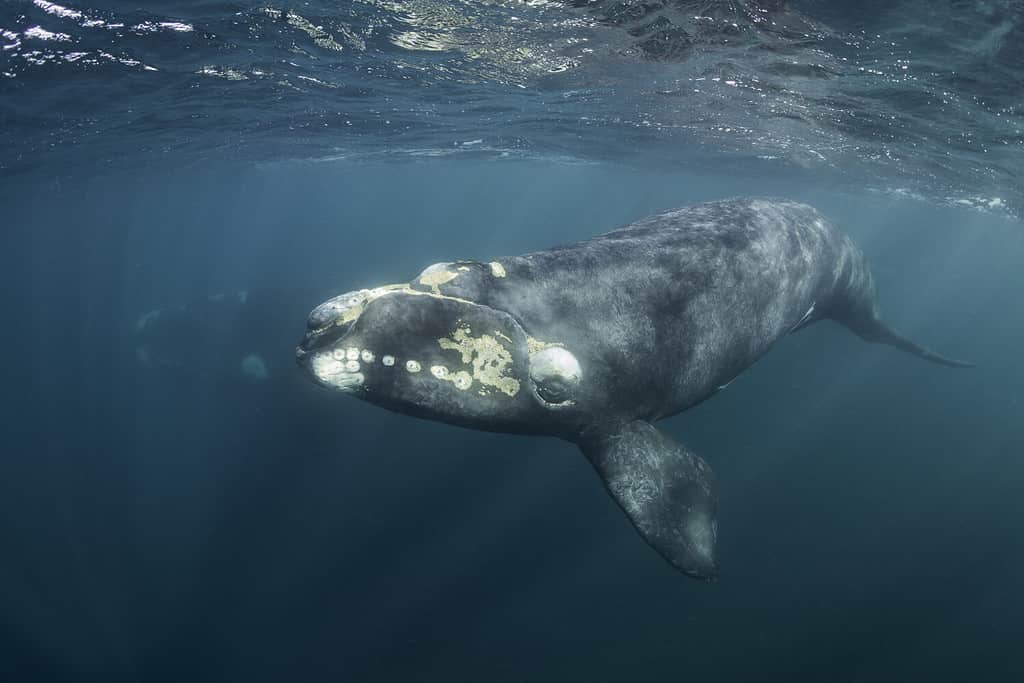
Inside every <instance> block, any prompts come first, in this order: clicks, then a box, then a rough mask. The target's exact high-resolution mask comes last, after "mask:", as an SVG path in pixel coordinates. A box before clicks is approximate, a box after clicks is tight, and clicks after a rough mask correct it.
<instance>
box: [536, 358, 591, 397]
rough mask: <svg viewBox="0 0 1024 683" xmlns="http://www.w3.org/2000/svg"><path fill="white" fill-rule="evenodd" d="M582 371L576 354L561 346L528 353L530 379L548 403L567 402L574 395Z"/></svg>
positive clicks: (538, 393)
mask: <svg viewBox="0 0 1024 683" xmlns="http://www.w3.org/2000/svg"><path fill="white" fill-rule="evenodd" d="M581 376H582V372H581V370H580V364H579V361H577V360H576V356H574V355H572V353H570V352H569V351H568V350H566V349H565V348H562V347H561V346H550V347H548V348H545V349H541V350H540V351H537V352H536V353H533V354H530V380H531V381H532V382H533V386H534V387H535V388H536V390H537V395H539V396H540V397H541V398H542V399H544V400H545V401H546V402H548V403H554V404H564V403H569V402H571V401H572V399H573V398H574V397H575V396H576V390H577V388H578V387H579V384H580V378H581Z"/></svg>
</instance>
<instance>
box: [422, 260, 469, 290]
mask: <svg viewBox="0 0 1024 683" xmlns="http://www.w3.org/2000/svg"><path fill="white" fill-rule="evenodd" d="M450 265H451V264H450V263H435V264H434V265H432V266H427V267H426V268H425V269H424V270H423V272H422V273H420V274H419V276H418V277H417V278H416V281H417V282H419V283H420V284H421V285H426V286H427V287H430V289H431V290H433V292H434V294H440V293H441V289H440V287H441V285H443V284H444V283H446V282H450V281H451V280H454V279H455V278H457V277H458V276H459V274H458V273H457V272H456V271H453V270H450V269H449V266H450Z"/></svg>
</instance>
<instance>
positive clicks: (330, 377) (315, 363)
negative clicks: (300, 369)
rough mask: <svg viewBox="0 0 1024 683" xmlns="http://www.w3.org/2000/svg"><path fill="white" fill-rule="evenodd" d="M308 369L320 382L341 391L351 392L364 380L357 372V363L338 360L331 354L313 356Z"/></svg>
mask: <svg viewBox="0 0 1024 683" xmlns="http://www.w3.org/2000/svg"><path fill="white" fill-rule="evenodd" d="M353 364H354V366H355V369H354V370H353V369H352V366H353ZM310 368H311V369H312V371H313V374H314V375H316V378H317V379H319V380H320V381H321V382H323V383H324V384H326V385H327V386H330V387H333V388H335V389H340V390H342V391H352V390H354V389H356V388H357V387H361V386H362V385H363V382H364V381H365V379H366V378H365V377H364V376H363V373H361V372H359V371H358V370H359V363H358V362H355V361H342V360H338V359H336V358H335V357H334V354H332V353H317V354H316V355H314V356H313V358H312V360H311V361H310Z"/></svg>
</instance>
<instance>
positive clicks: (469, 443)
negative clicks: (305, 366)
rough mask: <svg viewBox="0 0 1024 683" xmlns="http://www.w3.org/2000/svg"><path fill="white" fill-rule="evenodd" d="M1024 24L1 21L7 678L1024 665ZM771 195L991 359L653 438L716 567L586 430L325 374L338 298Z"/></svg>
mask: <svg viewBox="0 0 1024 683" xmlns="http://www.w3.org/2000/svg"><path fill="white" fill-rule="evenodd" d="M1022 17H1024V5H1022V4H1021V3H1020V2H1019V1H1017V0H1002V1H995V0H992V1H987V2H954V1H945V2H924V1H923V0H900V1H899V2H886V3H881V2H868V3H821V2H779V1H778V0H770V1H766V2H738V1H737V2H732V1H730V2H703V1H702V2H690V1H688V0H671V1H669V2H660V1H658V2H606V1H604V0H599V1H595V2H584V1H582V0H572V1H568V2H530V3H521V2H511V1H508V2H461V1H459V2H447V1H439V0H416V1H414V2H408V3H404V2H390V1H385V0H358V1H354V2H349V3H329V2H321V1H320V0H311V1H310V2H302V3H294V4H292V5H288V6H285V5H278V4H260V3H247V2H239V3H231V2H208V1H206V0H188V1H187V2H178V3H168V2H153V3H148V4H147V6H146V8H144V9H143V8H139V7H136V6H129V5H125V4H124V3H121V2H116V1H113V0H109V1H108V0H93V1H92V2H91V3H90V4H89V6H88V7H86V6H78V5H76V6H63V5H59V4H56V3H54V2H49V1H48V0H32V1H31V2H29V1H27V0H25V1H22V0H0V295H2V302H0V303H2V309H0V310H3V312H4V323H5V324H4V332H3V334H2V335H0V359H3V362H0V385H2V386H3V388H4V392H3V394H0V411H2V412H0V414H2V416H3V419H2V420H0V425H2V426H0V445H2V448H0V681H5V682H6V681H18V682H20V681H45V682H49V681H54V682H65V681H67V682H78V681H103V682H104V683H119V682H121V681H124V682H126V683H127V682H133V683H134V682H136V681H160V682H172V681H173V682H178V681H217V682H222V681H268V682H278V681H293V680H294V681H345V682H349V681H352V682H360V683H361V682H364V681H372V682H378V681H392V680H401V681H438V682H440V681H444V682H446V683H448V682H451V681H472V682H474V683H476V682H478V681H488V682H489V681H507V682H517V683H518V682H520V681H576V680H586V681H609V682H619V681H665V680H670V681H674V680H685V681H691V680H692V681H787V682H789V681H815V682H817V681H838V682H854V681H855V682H857V683H865V682H874V681H917V680H926V681H949V682H953V681H957V682H959V681H968V680H969V681H994V682H1000V683H1001V682H1004V681H1015V680H1021V679H1022V676H1024V654H1022V653H1021V648H1020V642H1021V622H1022V618H1024V586H1022V585H1021V581H1020V577H1021V575H1022V572H1021V567H1022V566H1024V545H1022V544H1021V542H1020V538H1021V531H1022V529H1024V496H1022V495H1021V492H1022V491H1024V464H1022V457H1024V419H1022V412H1024V410H1022V408H1024V403H1022V401H1024V398H1022V394H1024V365H1022V363H1021V361H1020V355H1021V349H1022V348H1024V307H1022V306H1021V305H1020V302H1019V299H1020V293H1021V292H1022V291H1024V271H1022V269H1021V264H1022V263H1024V231H1022V230H1021V224H1020V216H1021V215H1022V212H1021V207H1022V206H1024V200H1022V199H1021V197H1022V195H1021V192H1020V188H1021V187H1022V186H1024V183H1022V182H1021V178H1022V176H1024V172H1022V171H1024V168H1022V165H1021V155H1020V150H1021V146H1022V145H1024V136H1022V135H1021V116H1022V110H1021V101H1020V93H1021V92H1022V90H1021V89H1022V88H1024V56H1022V53H1021V46H1022V45H1024V38H1022V36H1024V18H1022ZM746 194H759V195H778V196H785V197H789V198H794V199H799V200H803V201H807V202H810V203H812V204H814V205H815V206H816V207H818V208H819V209H821V210H822V211H823V212H824V213H825V214H826V215H828V216H829V217H830V218H831V219H833V220H834V221H836V222H837V223H838V224H839V225H841V226H842V227H843V228H844V229H845V230H846V231H847V232H848V233H849V234H850V235H851V236H852V237H853V238H854V240H855V241H856V242H857V243H858V244H859V245H860V246H861V247H862V248H863V249H864V251H865V252H866V253H867V255H868V258H869V260H870V262H871V263H872V264H873V268H874V272H875V276H876V279H877V281H878V284H879V287H880V290H881V299H882V308H883V312H884V314H885V317H886V319H887V320H888V321H889V322H891V323H892V324H893V325H894V326H895V327H896V328H898V329H900V330H902V331H903V332H905V333H907V334H908V335H909V336H911V337H913V338H914V339H916V340H919V341H921V342H923V343H925V344H927V345H929V346H931V347H933V348H935V349H936V350H938V351H940V352H942V353H946V354H948V355H951V356H954V357H958V358H965V359H969V360H973V361H975V362H977V363H978V367H977V368H975V369H971V370H954V369H948V368H941V367H936V366H933V365H929V364H927V363H924V362H922V361H920V360H918V359H916V358H912V357H909V356H907V355H904V354H901V353H899V352H897V351H895V350H893V349H890V348H887V347H881V346H872V345H868V344H865V343H863V342H862V341H860V340H859V339H857V338H855V337H853V336H852V335H851V334H849V333H848V332H846V331H845V330H842V329H840V328H838V327H837V326H834V325H833V324H831V323H828V322H825V323H822V324H820V325H815V326H813V327H811V328H810V329H808V330H806V331H802V332H801V333H799V334H798V335H794V336H792V337H789V338H787V339H785V340H783V342H782V343H780V344H779V345H778V346H777V348H775V349H774V350H773V351H772V352H771V353H770V354H768V356H767V357H765V358H764V359H763V360H762V361H760V362H759V363H757V364H756V365H755V366H754V367H753V368H751V369H750V370H749V371H747V372H746V373H744V374H743V375H741V376H740V377H739V378H738V379H737V380H736V381H735V382H734V383H733V384H731V385H730V386H729V388H728V389H727V390H725V391H724V392H722V393H721V394H720V395H718V396H716V397H715V398H714V399H712V400H711V401H708V402H707V403H705V404H703V405H701V406H699V407H698V408H696V409H694V410H691V411H689V412H688V413H685V414H683V415H680V416H677V417H673V418H670V419H668V420H666V421H664V422H662V423H660V426H662V427H663V428H664V429H666V430H667V431H669V432H670V433H671V434H673V435H674V436H675V437H677V438H678V439H679V440H680V441H682V442H684V443H686V444H687V445H688V446H690V447H691V448H692V449H693V450H694V451H695V452H697V453H699V454H701V455H702V456H703V457H704V458H706V460H707V461H708V462H709V463H710V464H711V465H712V466H713V467H714V469H715V471H716V474H717V477H718V481H719V485H720V495H721V502H720V517H719V527H720V533H719V539H720V561H721V565H722V574H721V578H720V580H719V581H718V582H717V583H713V584H705V583H700V582H695V581H692V580H690V579H687V578H685V577H684V576H682V575H681V574H679V573H677V572H676V571H675V570H673V569H672V568H671V567H670V566H669V565H668V564H667V563H665V562H664V561H663V560H662V559H661V558H660V557H659V556H658V555H657V554H656V553H655V552H654V551H653V550H651V549H650V548H648V547H647V546H646V545H645V544H644V543H643V541H642V540H641V539H640V538H639V537H638V536H637V534H636V533H635V531H634V530H633V528H632V527H631V526H630V524H629V522H628V521H627V519H626V518H625V516H624V515H623V514H622V513H621V512H620V511H619V509H618V508H617V507H616V505H615V503H614V502H613V501H612V499H611V498H610V497H609V496H608V495H607V494H606V493H605V491H604V489H603V487H602V486H601V483H600V481H599V480H598V478H597V477H596V476H595V474H594V472H593V471H592V468H591V467H590V465H589V464H588V463H587V462H586V460H585V459H584V458H583V457H582V456H581V455H580V454H579V453H578V451H577V450H576V448H575V447H574V446H572V445H570V444H568V443H563V442H560V441H556V440H553V439H541V438H525V437H512V436H503V435H496V434H485V433H482V432H475V431H468V430H462V429H457V428H453V427H447V426H444V425H440V424H436V423H431V422H425V421H417V420H413V419H409V418H405V417H402V416H399V415H397V414H393V413H389V412H386V411H384V410H381V409H378V408H374V407H372V406H370V405H368V404H365V403H361V402H358V401H356V400H353V399H351V398H348V397H344V396H341V395H338V394H332V393H329V392H327V391H324V390H321V389H319V388H317V387H315V386H313V385H312V384H311V383H310V382H309V381H307V380H306V379H305V378H303V377H302V376H300V373H299V371H298V369H297V368H296V367H295V364H294V360H293V347H294V344H295V343H296V342H297V341H298V340H299V339H300V338H301V336H302V333H303V331H304V321H305V317H306V315H307V313H308V312H309V310H310V309H311V308H312V307H313V306H314V305H316V304H317V303H319V302H320V301H322V300H323V299H324V298H326V297H328V296H330V295H332V294H336V293H340V292H343V291H347V290H351V289H354V288H357V287H363V286H367V285H371V284H375V283H385V282H394V281H402V280H406V279H408V278H409V277H411V276H413V275H414V274H416V273H418V272H420V271H421V270H422V268H423V267H424V266H426V265H428V264H431V263H435V262H438V261H448V260H452V259H456V258H468V259H480V260H483V261H487V260H490V259H491V258H495V257H498V256H503V255H509V254H517V253H522V252H525V251H532V250H536V249H541V248H544V247H547V246H551V245H553V244H557V243H564V242H568V241H572V240H575V239H579V238H584V237H588V236H592V235H594V234H597V233H600V232H603V231H606V230H608V229H611V228H613V227H616V226H618V225H621V224H624V223H628V222H630V221H632V220H635V219H637V218H640V217H642V216H645V215H648V214H650V213H653V212H655V211H659V210H662V209H667V208H671V207H676V206H681V205H685V204H687V203H693V202H699V201H706V200H710V199H716V198H721V197H727V196H734V195H746ZM154 311H159V313H154ZM167 320H176V321H179V323H180V324H179V325H178V326H177V327H175V328H174V329H173V334H171V333H167V334H155V335H154V334H153V333H152V330H153V329H154V328H153V327H151V326H150V325H151V323H152V321H164V322H166V321H167ZM156 329H158V330H159V329H164V328H160V327H157V328H156ZM250 356H252V357H257V356H258V362H257V361H253V360H252V358H249V360H245V359H246V358H247V357H250ZM243 365H244V367H247V368H248V369H249V372H248V374H247V373H245V372H243V371H242V370H243ZM261 373H263V374H265V375H266V376H265V377H262V378H261V377H260V376H259V375H261Z"/></svg>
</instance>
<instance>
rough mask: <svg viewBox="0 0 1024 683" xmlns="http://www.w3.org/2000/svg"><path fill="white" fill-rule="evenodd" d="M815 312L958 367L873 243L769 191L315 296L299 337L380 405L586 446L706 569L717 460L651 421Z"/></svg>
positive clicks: (627, 495)
mask: <svg viewBox="0 0 1024 683" xmlns="http://www.w3.org/2000/svg"><path fill="white" fill-rule="evenodd" d="M826 318H829V319H832V320H835V321H837V322H839V323H841V324H843V325H845V326H846V327H848V328H849V329H850V330H852V331H853V332H855V333H856V334H858V335H859V336H860V337H862V338H864V339H865V340H867V341H871V342H880V343H884V344H888V345H891V346H895V347H897V348H899V349H901V350H903V351H906V352H909V353H912V354H914V355H917V356H919V357H921V358H924V359H926V360H929V361H932V362H935V363H939V364H943V365H948V366H956V367H960V366H968V365H969V364H968V363H964V362H961V361H955V360H951V359H949V358H946V357H944V356H941V355H939V354H937V353H935V352H933V351H931V350H929V349H927V348H924V347H922V346H920V345H918V344H916V343H914V342H912V341H910V340H908V339H906V338H905V337H903V336H901V335H900V334H898V333H896V332H895V331H893V330H892V329H891V328H889V327H888V326H887V325H885V324H884V323H883V322H882V321H881V318H880V317H879V307H878V299H877V294H876V289H875V285H874V281H873V278H872V276H871V272H870V269H869V268H868V265H867V262H866V259H865V258H864V255H863V254H862V252H861V251H860V250H859V249H858V248H857V247H856V246H855V245H854V244H853V242H852V241H851V240H850V239H849V238H848V237H846V236H845V235H843V234H842V233H841V232H840V231H839V230H838V229H837V228H836V227H835V226H834V225H833V224H832V223H830V222H829V221H828V220H826V219H825V218H824V217H823V216H822V215H821V214H820V213H818V212H817V211H816V210H815V209H813V208H812V207H810V206H807V205H804V204H800V203H796V202H791V201H785V200H776V199H761V198H743V199H731V200H724V201H717V202H711V203H706V204H699V205H695V206H690V207H686V208H682V209H677V210H673V211H668V212H666V213H661V214H658V215H655V216H651V217H648V218H644V219H642V220H640V221H637V222H636V223H633V224H631V225H629V226H626V227H623V228H619V229H617V230H613V231H612V232H609V233H606V234H603V235H600V236H598V237H595V238H593V239H589V240H585V241H582V242H577V243H574V244H568V245H565V246H559V247H555V248H552V249H547V250H545V251H539V252H535V253H531V254H525V255H522V256H511V257H506V258H499V259H497V260H494V261H491V262H488V263H484V262H477V261H454V262H450V263H441V264H435V265H433V266H430V267H428V268H427V269H425V270H424V271H423V272H422V273H420V274H419V275H418V276H417V277H416V278H414V279H413V280H412V281H410V282H408V283H401V284H393V285H385V286H381V287H374V288H369V289H362V290H357V291H353V292H347V293H345V294H342V295H340V296H337V297H334V298H332V299H329V300H328V301H326V302H324V303H323V304H321V305H320V306H318V307H316V308H315V309H314V310H313V311H312V313H311V314H310V316H309V319H308V322H307V331H306V334H305V338H304V339H303V340H302V342H301V344H300V345H299V347H298V348H297V350H296V355H297V358H298V362H299V364H300V366H302V367H303V368H304V370H305V371H306V372H307V373H308V375H309V376H310V377H311V378H312V379H313V380H314V381H315V382H317V383H318V384H320V385H322V386H324V387H328V388H331V389H334V390H338V391H342V392H345V393H348V394H351V395H353V396H356V397H358V398H360V399H363V400H366V401H369V402H371V403H375V404H378V405H380V406H383V407H385V408H388V409H390V410H394V411H397V412H401V413H404V414H407V415H412V416H416V417H421V418H428V419H433V420H439V421H442V422H447V423H451V424H456V425H461V426H464V427H472V428H476V429H483V430H490V431H498V432H510V433H518V434H534V435H548V436H557V437H560V438H563V439H567V440H569V441H572V442H574V443H576V444H578V445H579V447H580V449H581V450H582V452H583V453H584V455H585V456H586V457H587V458H588V460H589V461H590V462H591V464H592V465H593V466H594V468H595V469H596V471H597V472H598V474H599V475H600V477H601V478H602V480H603V482H604V484H605V486H606V488H607V490H608V491H609V493H610V494H611V495H612V496H613V497H614V499H615V500H616V502H617V503H618V504H619V506H620V507H621V508H622V509H623V511H624V512H625V513H626V514H627V515H628V517H629V519H630V520H631V521H632V523H633V525H634V527H635V528H636V529H637V531H638V532H639V533H640V535H641V536H642V537H643V538H644V539H645V540H646V541H647V542H648V543H649V544H650V545H651V546H652V547H654V548H655V549H656V550H657V551H658V552H659V553H661V555H662V556H664V557H665V558H666V559H667V560H668V561H669V562H670V563H672V565H674V566H675V567H676V568H678V569H679V570H681V571H682V572H684V573H686V574H688V575H690V576H693V577H696V578H702V579H711V578H714V577H715V576H716V575H717V571H718V562H717V557H716V551H715V547H716V540H717V535H718V527H717V506H718V503H717V500H718V498H717V492H716V484H715V480H714V475H713V473H712V470H711V468H710V467H709V466H708V465H707V463H705V462H704V461H703V460H702V459H701V458H700V457H698V456H697V455H696V454H694V453H692V452H691V451H690V450H689V449H687V448H686V447H685V446H683V445H682V444H680V443H678V442H677V441H676V440H674V439H673V438H671V437H670V436H668V435H667V434H665V433H663V432H662V431H660V430H658V429H657V428H656V427H655V426H654V423H655V422H656V421H657V420H659V419H661V418H664V417H668V416H670V415H673V414H676V413H679V412H681V411H684V410H686V409H687V408H690V407H692V406H694V405H696V404H698V403H700V402H702V401H704V400H706V399H708V398H709V397H711V396H713V395H714V394H715V393H716V392H718V391H719V390H720V389H721V388H723V387H724V386H725V385H727V384H728V383H729V382H731V381H732V380H733V379H734V378H735V377H736V376H737V375H738V374H739V373H741V372H742V371H743V370H744V369H745V368H747V367H749V366H750V365H751V364H753V363H754V362H755V361H757V359H758V358H760V357H761V356H763V355H764V354H765V353H766V352H768V350H769V349H771V347H772V346H773V345H774V344H775V343H776V342H777V341H779V340H780V339H782V338H783V337H785V336H786V335H788V334H790V333H792V332H795V331H797V330H800V329H803V328H805V327H806V326H808V325H811V324H813V323H815V322H817V321H819V320H822V319H826Z"/></svg>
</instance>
